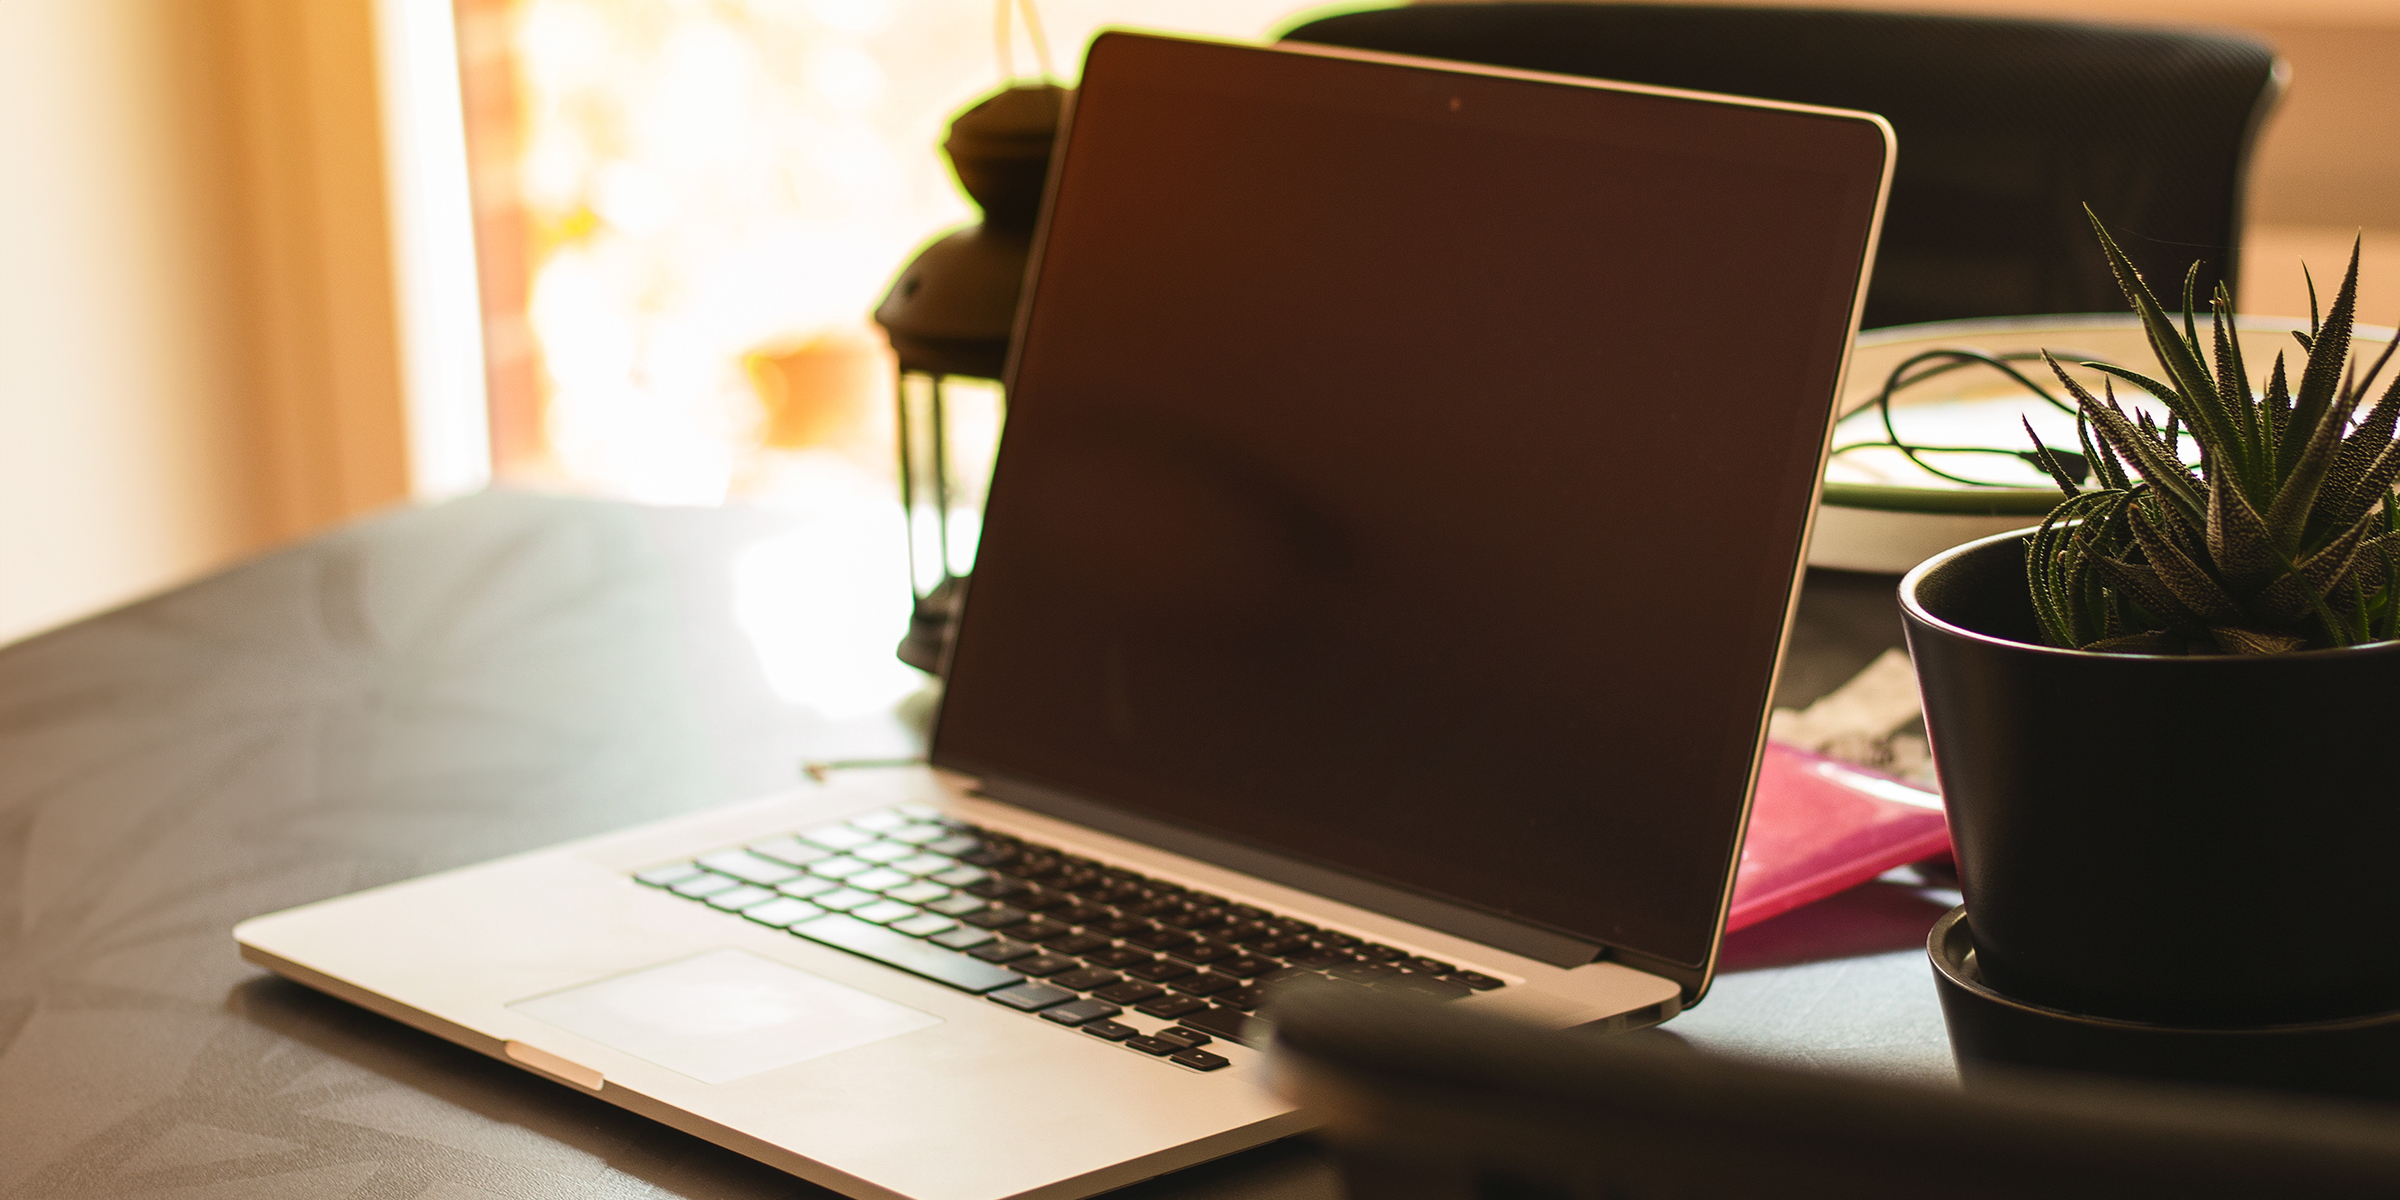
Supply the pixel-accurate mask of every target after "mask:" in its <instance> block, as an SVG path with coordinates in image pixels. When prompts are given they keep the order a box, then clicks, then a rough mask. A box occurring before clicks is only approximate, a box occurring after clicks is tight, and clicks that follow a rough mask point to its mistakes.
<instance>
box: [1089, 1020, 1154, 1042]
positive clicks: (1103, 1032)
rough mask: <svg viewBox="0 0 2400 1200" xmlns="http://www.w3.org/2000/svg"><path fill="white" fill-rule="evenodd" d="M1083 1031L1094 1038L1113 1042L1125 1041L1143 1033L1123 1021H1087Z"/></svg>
mask: <svg viewBox="0 0 2400 1200" xmlns="http://www.w3.org/2000/svg"><path fill="white" fill-rule="evenodd" d="M1083 1031H1084V1032H1085V1033H1088V1034H1090V1035H1092V1036H1093V1037H1096V1038H1106V1039H1108V1040H1109V1041H1112V1042H1121V1041H1124V1040H1125V1039H1126V1038H1129V1037H1132V1036H1134V1035H1135V1034H1138V1033H1140V1032H1141V1030H1139V1029H1135V1028H1134V1027H1133V1026H1131V1025H1127V1024H1125V1023H1124V1022H1122V1021H1086V1022H1084V1023H1083Z"/></svg>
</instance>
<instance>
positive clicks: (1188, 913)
mask: <svg viewBox="0 0 2400 1200" xmlns="http://www.w3.org/2000/svg"><path fill="white" fill-rule="evenodd" d="M1158 923H1159V924H1161V925H1172V926H1174V927H1175V928H1177V929H1190V930H1201V929H1207V928H1209V927H1211V926H1214V925H1223V924H1226V917H1225V910H1224V909H1221V908H1186V909H1183V910H1182V911H1180V912H1171V913H1162V914H1160V915H1159V917H1158Z"/></svg>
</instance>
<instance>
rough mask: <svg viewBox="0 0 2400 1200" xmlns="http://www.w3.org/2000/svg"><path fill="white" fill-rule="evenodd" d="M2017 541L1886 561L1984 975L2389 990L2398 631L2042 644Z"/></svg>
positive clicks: (2167, 988)
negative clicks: (1898, 564)
mask: <svg viewBox="0 0 2400 1200" xmlns="http://www.w3.org/2000/svg"><path fill="white" fill-rule="evenodd" d="M2024 542H2025V535H2024V534H2021V533H2018V534H2004V535H2001V536H1999V537H1993V538H1986V539H1984V540H1982V541H1978V542H1970V543H1968V544H1967V545H1965V546H1961V547H1959V548H1957V549H1955V550H1951V551H1947V552H1945V553H1943V554H1941V555H1938V556H1936V557H1934V558H1932V559H1930V560H1928V561H1926V562H1925V563H1924V564H1923V565H1921V566H1919V567H1917V568H1916V569H1915V570H1913V571H1911V572H1909V574H1908V576H1907V577H1906V578H1905V579H1903V580H1902V581H1901V583H1900V604H1901V610H1902V612H1903V614H1904V617H1905V620H1906V623H1907V630H1908V646H1909V653H1910V654H1911V655H1912V656H1914V657H1915V659H1916V665H1917V676H1918V679H1919V681H1920V684H1921V686H1922V688H1923V690H1924V697H1925V722H1926V728H1927V731H1928V733H1929V734H1930V735H1931V738H1932V742H1933V751H1934V758H1935V762H1936V764H1937V766H1938V768H1939V770H1940V774H1941V781H1942V793H1943V797H1944V800H1945V803H1946V805H1947V806H1948V809H1949V815H1950V836H1951V840H1952V842H1953V843H1954V845H1955V846H1956V848H1957V852H1958V864H1959V876H1960V880H1961V883H1962V885H1963V887H1964V890H1965V894H1966V902H1967V903H1966V907H1967V911H1969V912H1971V913H1972V914H1974V923H1975V947H1976V958H1977V960H1978V969H1979V970H1980V971H1981V975H1982V979H1983V980H1984V981H1985V982H1986V983H1988V984H1989V985H1990V986H1992V987H1994V988H1996V989H1998V990H1999V991H2001V992H2003V993H2006V994H2008V995H2010V996H2013V997H2016V998H2018V999H2020V1000H2024V1001H2028V1002H2031V1003H2034V1004H2038V1005H2044V1006H2048V1007H2050V1008H2056V1009H2065V1010H2069V1011H2072V1012H2078V1013H2085V1014H2090V1015H2094V1016H2101V1017H2113V1018H2118V1019H2121V1020H2129V1021H2150V1022H2163V1023H2168V1024H2183V1025H2219V1026H2222V1025H2264V1024H2275V1023H2286V1022H2296V1021H2318V1020H2325V1019H2329V1018H2339V1017H2348V1016H2355V1015H2361V1014H2368V1013H2378V1012H2385V1011H2390V1010H2394V1009H2400V947H2395V946H2394V945H2393V942H2392V938H2393V934H2394V933H2395V931H2400V787H2396V786H2395V782H2396V777H2400V770H2396V767H2400V753H2395V747H2400V644H2384V645H2378V646H2370V647H2356V648H2350V649H2342V650H2317V651H2303V652H2299V653H2294V654H2284V655H2269V656H2256V657H2225V656H2209V657H2161V656H2150V655H2128V654H2091V653H2085V652H2081V651H2072V650H2056V649H2051V648H2048V647H2045V646H2042V645H2040V644H2039V643H2040V636H2039V634H2038V632H2037V630H2036V626H2035V623H2034V616H2033V609H2032V605H2031V602H2030V601H2029V600H2028V599H2027V597H2026V585H2025V566H2024Z"/></svg>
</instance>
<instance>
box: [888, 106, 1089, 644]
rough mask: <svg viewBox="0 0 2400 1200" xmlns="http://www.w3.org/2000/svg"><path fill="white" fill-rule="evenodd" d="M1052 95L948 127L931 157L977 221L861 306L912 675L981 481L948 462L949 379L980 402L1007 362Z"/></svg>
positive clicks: (949, 592)
mask: <svg viewBox="0 0 2400 1200" xmlns="http://www.w3.org/2000/svg"><path fill="white" fill-rule="evenodd" d="M1065 97H1066V90H1065V89H1064V88H1061V87H1058V86H1057V85H1055V84H1048V83H1034V84H1018V85H1016V86H1012V87H1008V88H1004V89H1002V90H1001V91H999V92H996V93H994V94H993V95H991V96H989V97H986V98H985V99H984V100H982V101H981V102H979V103H977V104H976V105H975V106H974V107H972V108H969V109H968V110H967V111H965V112H963V113H961V114H959V116H958V118H957V119H956V120H955V121H952V122H951V124H950V136H949V137H948V138H947V139H946V140H945V141H943V143H942V150H943V151H944V152H945V153H947V154H948V155H949V156H950V168H951V170H952V171H954V172H956V173H957V175H958V181H959V183H960V184H961V185H962V186H964V187H965V188H966V190H967V194H968V195H969V196H971V197H973V198H974V200H975V203H976V205H977V206H979V207H980V208H982V209H983V220H982V221H981V222H980V223H978V224H974V225H970V226H968V227H966V228H964V229H960V230H957V231H955V232H953V233H950V234H948V235H946V236H944V237H943V238H941V239H940V240H938V241H936V242H934V243H933V244H932V245H930V246H927V247H926V248H925V249H924V250H923V251H921V252H920V253H919V254H918V255H917V256H916V258H915V259H913V260H911V261H910V262H909V264H908V265H907V266H906V267H903V268H901V271H900V277H899V278H898V279H897V280H895V281H893V283H892V290H891V291H890V292H889V293H887V294H886V295H885V296H884V298H883V303H882V304H880V305H878V306H877V307H876V309H875V322H876V324H878V325H881V326H883V331H884V333H885V335H886V336H888V337H889V338H890V339H891V342H892V352H893V354H894V356H895V357H896V358H898V360H899V371H900V377H899V380H898V387H897V388H896V390H895V395H896V397H897V403H898V406H899V422H900V430H899V432H900V503H901V505H902V506H903V507H904V508H905V509H906V511H907V514H908V551H909V555H908V562H909V587H910V590H911V592H913V593H914V596H915V606H914V608H913V609H912V610H911V611H910V614H909V623H908V637H907V638H906V639H905V640H903V641H902V642H901V643H900V659H901V661H903V662H906V663H908V664H909V665H910V666H913V667H917V668H919V669H922V670H926V671H938V670H939V669H940V668H941V663H942V659H943V655H944V652H945V651H946V649H947V648H948V646H949V641H950V634H951V628H952V626H953V624H954V623H955V622H956V620H957V616H958V604H959V601H960V599H961V598H962V597H963V596H964V595H965V590H966V575H967V573H968V571H969V570H971V569H972V565H973V545H974V540H975V535H976V532H977V531H979V530H980V528H981V520H982V503H983V495H982V491H983V479H982V477H981V474H980V473H979V472H977V471H975V470H973V465H974V464H973V462H972V461H970V460H973V459H980V460H981V461H984V462H988V461H989V459H988V457H986V456H984V455H982V454H965V453H962V449H964V447H962V441H964V440H966V439H965V438H964V437H963V435H962V432H961V431H962V429H963V428H964V424H965V423H964V421H963V420H962V416H963V414H962V413H961V411H960V408H961V405H960V404H959V399H960V396H959V393H960V392H961V391H962V390H974V389H962V388H960V387H959V386H957V381H961V380H965V381H975V382H976V383H977V384H980V389H981V390H985V391H986V393H987V394H990V393H991V392H992V391H994V390H996V389H997V388H998V387H999V380H1000V375H1001V372H1002V370H1003V369H1005V368H1006V366H1007V364H1008V343H1009V335H1010V333H1011V331H1012V330H1013V329H1014V327H1015V324H1016V315H1017V294H1018V292H1019V291H1021V290H1022V289H1023V286H1024V282H1025V264H1026V259H1027V257H1028V255H1029V254H1030V253H1031V250H1032V245H1033V222H1034V217H1035V216H1036V215H1037V214H1038V213H1039V212H1040V210H1041V204H1042V184H1043V182H1044V180H1045V179H1046V178H1047V177H1048V176H1049V173H1050V144H1051V142H1052V140H1053V139H1054V138H1055V137H1056V136H1057V133H1058V117H1059V109H1060V106H1061V104H1062V102H1063V101H1064V100H1065ZM989 427H990V428H992V429H994V430H996V427H997V426H996V414H995V416H994V422H993V423H991V424H990V426H989Z"/></svg>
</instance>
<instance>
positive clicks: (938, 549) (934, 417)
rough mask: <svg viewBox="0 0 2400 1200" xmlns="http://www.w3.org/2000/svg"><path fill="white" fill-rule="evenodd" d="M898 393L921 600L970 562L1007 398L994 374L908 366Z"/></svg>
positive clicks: (913, 566)
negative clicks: (942, 371)
mask: <svg viewBox="0 0 2400 1200" xmlns="http://www.w3.org/2000/svg"><path fill="white" fill-rule="evenodd" d="M899 399H900V437H901V446H900V454H901V490H902V493H903V494H902V497H901V499H902V502H903V503H904V504H905V505H906V506H907V511H908V551H909V572H910V582H911V584H912V586H913V587H914V588H915V591H916V594H917V597H918V598H919V599H920V600H921V599H924V598H925V597H926V596H928V595H931V594H932V593H933V591H934V589H936V588H938V587H940V586H941V585H942V583H943V582H944V581H946V580H949V579H955V578H960V577H963V576H965V575H967V574H968V573H969V572H971V571H973V570H974V569H975V547H976V543H977V542H978V541H979V540H980V539H981V536H982V533H983V505H984V498H985V496H986V495H987V494H989V492H990V490H991V482H992V460H993V456H994V455H995V454H996V453H997V452H998V450H999V446H1000V428H1001V425H1002V423H1003V419H1004V415H1005V412H1006V404H1005V403H1004V401H1003V398H1002V392H1001V388H1000V384H999V382H998V381H997V380H991V379H978V378H975V377H972V376H966V375H934V374H926V373H920V372H914V371H907V372H902V373H901V375H900V386H899Z"/></svg>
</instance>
